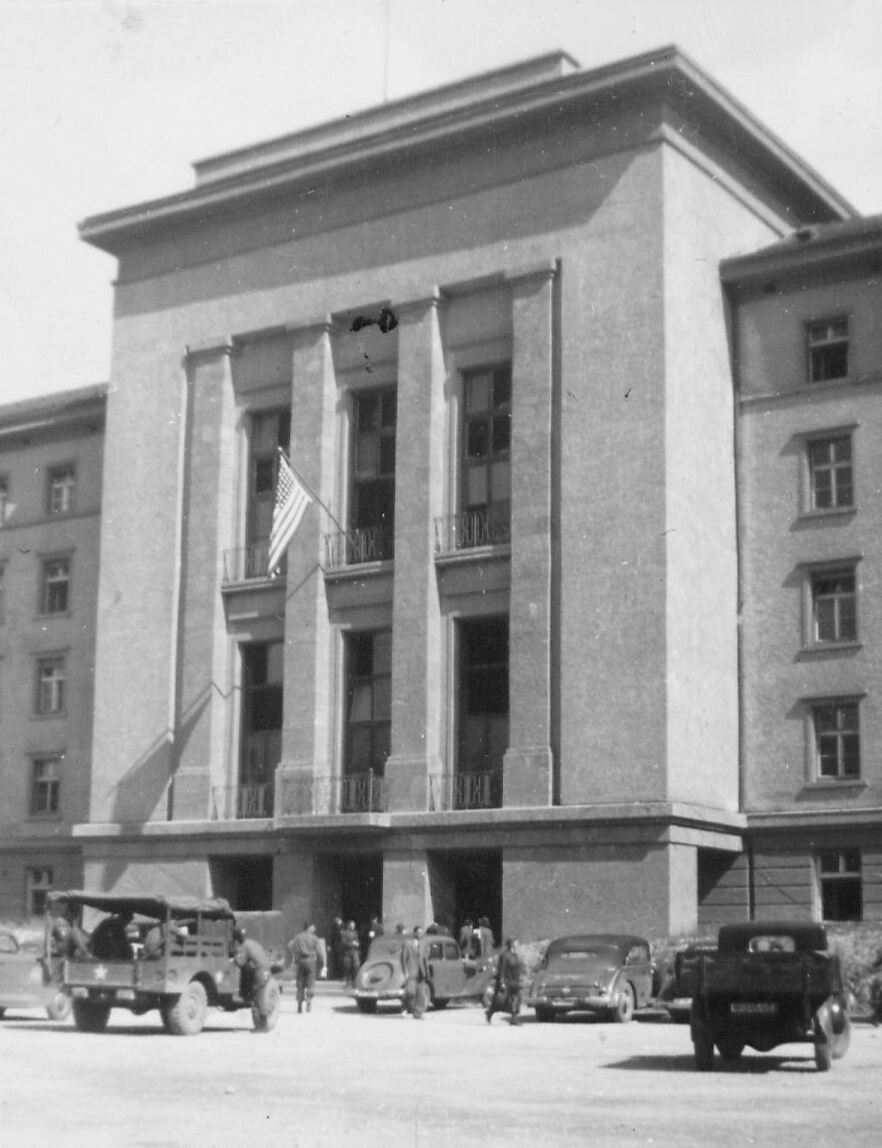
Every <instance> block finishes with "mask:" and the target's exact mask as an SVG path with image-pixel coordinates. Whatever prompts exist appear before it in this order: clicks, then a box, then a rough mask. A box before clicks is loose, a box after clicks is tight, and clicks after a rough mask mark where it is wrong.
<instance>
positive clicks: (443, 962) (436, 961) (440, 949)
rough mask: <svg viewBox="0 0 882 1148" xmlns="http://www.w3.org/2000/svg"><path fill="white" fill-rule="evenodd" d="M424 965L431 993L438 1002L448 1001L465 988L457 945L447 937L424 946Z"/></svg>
mask: <svg viewBox="0 0 882 1148" xmlns="http://www.w3.org/2000/svg"><path fill="white" fill-rule="evenodd" d="M426 963H427V964H428V966H429V980H430V982H431V984H432V992H433V994H434V995H435V996H436V997H437V998H438V999H439V1000H450V998H451V997H455V996H458V995H459V994H460V993H461V992H462V990H463V989H464V988H465V972H464V971H463V963H462V957H461V956H460V955H459V945H457V943H456V941H454V940H453V939H452V938H449V937H434V938H432V939H431V940H430V941H428V943H427V944H426Z"/></svg>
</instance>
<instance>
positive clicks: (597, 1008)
mask: <svg viewBox="0 0 882 1148" xmlns="http://www.w3.org/2000/svg"><path fill="white" fill-rule="evenodd" d="M525 1003H526V1005H527V1007H528V1008H534V1009H547V1010H548V1011H549V1012H556V1013H564V1012H609V1010H610V1009H611V1008H612V1007H613V1005H614V1003H615V1002H614V1001H613V1000H612V998H611V997H610V996H608V995H607V994H606V993H603V994H600V993H582V992H580V993H547V994H543V995H542V996H528V997H527V998H526V1001H525Z"/></svg>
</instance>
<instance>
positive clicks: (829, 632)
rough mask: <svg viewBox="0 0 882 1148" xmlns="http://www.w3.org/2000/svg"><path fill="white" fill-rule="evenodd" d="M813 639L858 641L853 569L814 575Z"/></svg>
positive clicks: (812, 582)
mask: <svg viewBox="0 0 882 1148" xmlns="http://www.w3.org/2000/svg"><path fill="white" fill-rule="evenodd" d="M811 591H812V629H813V633H812V638H813V640H814V641H815V642H817V643H819V644H822V643H826V642H854V641H856V640H857V598H856V590H855V572H854V569H853V568H852V569H848V570H830V571H824V572H823V573H816V574H813V575H812V580H811Z"/></svg>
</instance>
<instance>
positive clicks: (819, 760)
mask: <svg viewBox="0 0 882 1148" xmlns="http://www.w3.org/2000/svg"><path fill="white" fill-rule="evenodd" d="M865 696H866V695H864V694H835V695H830V696H825V697H816V698H807V699H805V716H806V766H807V768H806V774H807V781H808V784H810V785H818V786H834V785H865V784H866V781H865V779H864V776H863V772H862V770H863V745H862V740H863V738H862V721H861V702H862V701H863V700H864V697H865ZM830 710H832V711H834V714H835V715H836V724H835V726H834V728H833V730H822V729H820V728H819V724H818V723H819V718H820V717H821V716H822V715H823V713H824V711H830ZM846 710H848V711H853V713H854V717H855V721H854V724H853V726H845V727H842V726H840V724H839V714H840V713H842V712H844V711H846ZM831 734H832V736H834V737H835V738H836V739H837V749H836V773H835V774H833V773H829V772H828V773H825V772H824V771H823V755H822V753H821V740H820V739H821V737H822V736H827V737H829V736H831ZM847 736H854V737H856V739H857V741H856V749H857V752H856V759H857V769H856V771H855V772H847V770H846V763H847V760H848V756H849V755H848V753H847V752H846V750H845V747H844V745H843V741H844V738H845V737H847Z"/></svg>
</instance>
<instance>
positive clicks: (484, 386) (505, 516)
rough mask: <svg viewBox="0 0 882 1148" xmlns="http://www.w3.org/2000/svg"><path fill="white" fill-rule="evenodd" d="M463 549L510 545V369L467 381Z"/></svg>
mask: <svg viewBox="0 0 882 1148" xmlns="http://www.w3.org/2000/svg"><path fill="white" fill-rule="evenodd" d="M464 382H465V390H464V396H463V397H464V402H463V427H462V464H461V466H462V473H461V508H462V512H463V522H462V526H461V529H460V532H459V533H460V537H459V544H460V545H461V546H479V545H490V544H493V543H496V542H507V541H508V540H509V530H510V521H511V501H510V500H511V368H510V367H509V366H507V365H505V366H498V367H488V368H486V369H483V370H480V371H473V372H471V373H469V374H467V375H466V376H465V380H464Z"/></svg>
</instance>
